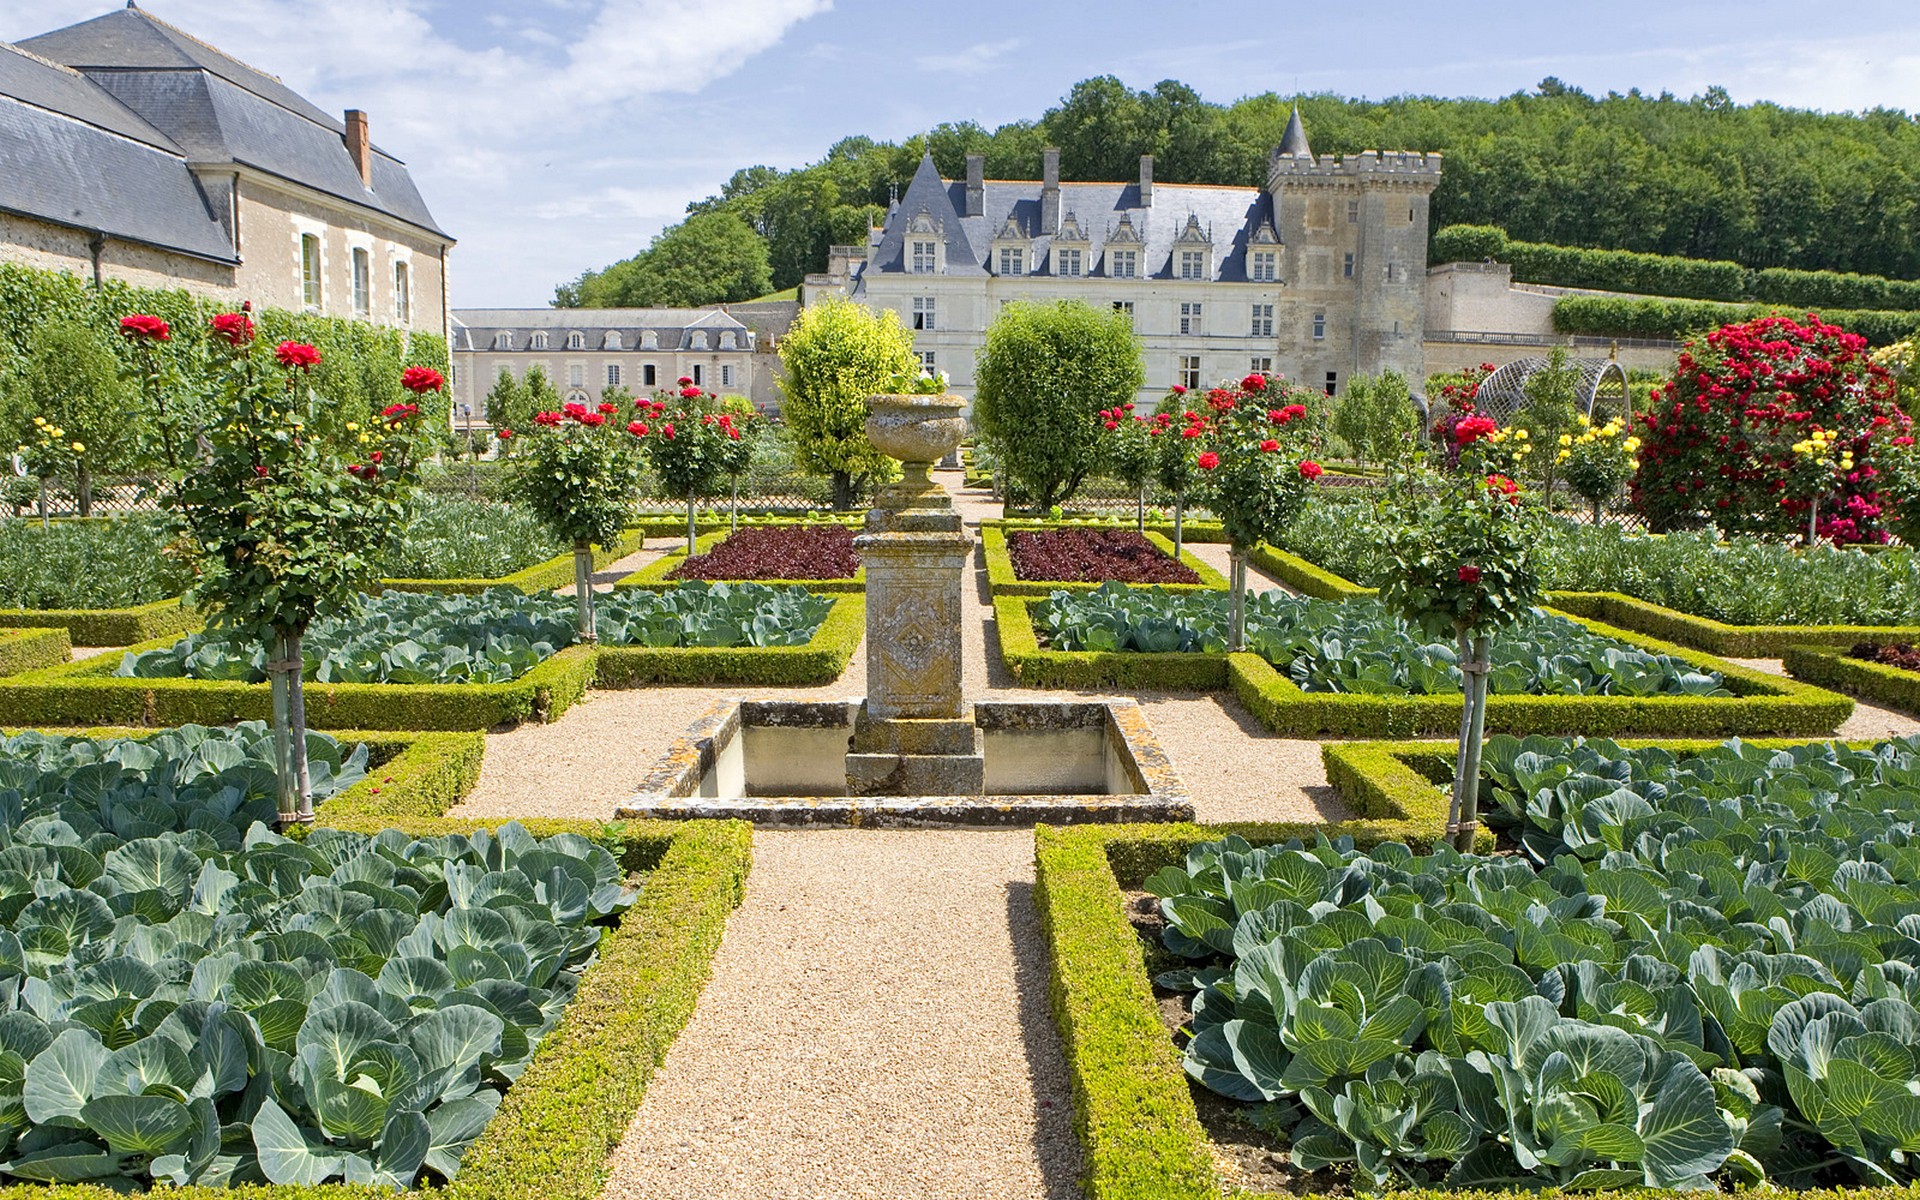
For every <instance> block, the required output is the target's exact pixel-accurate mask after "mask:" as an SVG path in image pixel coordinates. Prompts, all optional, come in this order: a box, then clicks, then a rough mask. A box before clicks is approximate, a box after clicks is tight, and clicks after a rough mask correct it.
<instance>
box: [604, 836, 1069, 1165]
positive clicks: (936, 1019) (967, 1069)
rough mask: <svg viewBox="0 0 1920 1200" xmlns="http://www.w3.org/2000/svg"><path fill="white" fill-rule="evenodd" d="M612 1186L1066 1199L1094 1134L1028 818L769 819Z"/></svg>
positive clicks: (617, 1156) (620, 1153)
mask: <svg viewBox="0 0 1920 1200" xmlns="http://www.w3.org/2000/svg"><path fill="white" fill-rule="evenodd" d="M753 859H754V861H753V873H752V875H751V877H750V878H749V880H748V884H747V896H746V900H745V902H744V903H743V904H742V906H741V907H740V909H739V910H738V911H737V912H736V913H734V915H733V917H732V919H731V920H730V921H729V923H728V926H727V934H726V939H725V940H724V941H723V942H722V943H721V946H720V951H719V954H718V956H717V957H716V958H715V960H714V964H713V968H714V969H713V981H712V982H711V983H709V984H708V985H707V989H706V991H705V993H704V994H703V995H702V996H701V998H700V1005H699V1008H698V1009H697V1010H696V1012H695V1013H694V1016H693V1019H692V1021H691V1022H690V1023H689V1024H688V1026H687V1028H686V1030H685V1032H683V1033H682V1034H681V1036H680V1038H679V1039H678V1040H677V1041H676V1042H675V1043H674V1045H673V1048H672V1050H671V1051H669V1052H668V1055H667V1058H666V1062H665V1063H664V1064H663V1066H662V1067H661V1070H660V1072H659V1073H658V1074H657V1075H656V1076H655V1077H654V1080H653V1082H652V1084H651V1085H650V1086H649V1087H648V1089H647V1096H646V1100H645V1102H644V1103H643V1104H642V1105H641V1108H640V1112H639V1114H638V1116H637V1117H636V1118H635V1120H634V1122H633V1124H632V1126H631V1127H630V1128H629V1129H628V1131H627V1135H626V1137H625V1138H624V1139H623V1140H622V1141H621V1144H620V1146H619V1148H618V1149H617V1150H616V1151H615V1152H614V1155H613V1159H612V1163H611V1168H612V1179H611V1181H610V1182H609V1183H608V1185H607V1189H606V1191H605V1193H604V1196H605V1197H606V1198H607V1200H666V1198H668V1197H676V1198H677V1197H700V1198H701V1200H733V1198H736V1197H737V1198H739V1200H749V1198H751V1200H825V1198H828V1197H832V1198H834V1200H840V1198H843V1197H873V1198H875V1200H915V1198H923V1197H924V1198H927V1200H933V1198H935V1197H938V1198H942V1200H945V1198H948V1197H967V1198H969V1200H997V1198H1000V1197H1005V1198H1007V1200H1015V1198H1018V1200H1054V1198H1058V1200H1066V1198H1067V1197H1072V1196H1078V1195H1079V1194H1080V1193H1079V1190H1078V1186H1077V1182H1076V1181H1077V1179H1078V1177H1079V1173H1080V1161H1079V1147H1078V1144H1077V1142H1076V1141H1075V1139H1074V1136H1073V1130H1072V1119H1071V1105H1070V1102H1069V1097H1068V1091H1067V1080H1066V1072H1065V1067H1064V1063H1063V1061H1062V1058H1061V1053H1060V1046H1059V1041H1058V1038H1057V1036H1056V1034H1055V1032H1054V1028H1053V1023H1052V1021H1051V1019H1050V1018H1049V1016H1048V1014H1047V1008H1046V993H1047V986H1046V973H1047V967H1046V951H1045V948H1044V944H1043V943H1042V941H1041V937H1040V932H1039V928H1038V924H1037V921H1036V919H1035V916H1034V912H1033V906H1032V900H1031V889H1032V882H1033V866H1032V859H1033V839H1032V837H1031V835H1030V834H1027V833H1025V832H1024V831H1022V832H948V831H939V832H934V831H910V832H909V831H900V832H875V831H857V830H844V831H815V832H769V831H762V832H760V833H758V834H756V835H755V837H754V853H753Z"/></svg>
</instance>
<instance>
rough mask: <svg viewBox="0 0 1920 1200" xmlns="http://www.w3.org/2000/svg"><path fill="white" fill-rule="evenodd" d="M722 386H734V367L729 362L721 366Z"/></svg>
mask: <svg viewBox="0 0 1920 1200" xmlns="http://www.w3.org/2000/svg"><path fill="white" fill-rule="evenodd" d="M720 386H721V387H732V386H733V367H732V366H731V365H729V364H726V363H722V364H721V366H720Z"/></svg>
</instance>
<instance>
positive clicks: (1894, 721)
mask: <svg viewBox="0 0 1920 1200" xmlns="http://www.w3.org/2000/svg"><path fill="white" fill-rule="evenodd" d="M1727 661H1728V662H1732V663H1739V664H1740V665H1741V666H1743V667H1752V668H1753V669H1754V670H1756V671H1765V672H1766V673H1767V674H1769V675H1785V674H1786V673H1787V669H1786V667H1784V666H1782V665H1781V662H1780V660H1779V659H1777V658H1730V659H1728V660H1727ZM1836 732H1837V733H1838V734H1839V736H1841V737H1843V738H1847V739H1850V740H1853V739H1858V740H1865V739H1867V738H1885V737H1912V736H1913V735H1915V734H1920V721H1916V720H1915V719H1913V718H1912V717H1910V716H1908V715H1907V714H1905V713H1903V712H1895V711H1894V710H1892V709H1890V708H1882V707H1880V706H1879V705H1878V704H1874V703H1872V702H1871V701H1868V700H1862V699H1860V698H1858V697H1855V698H1854V701H1853V715H1852V716H1850V717H1848V718H1847V719H1846V720H1845V721H1843V722H1841V725H1840V728H1839V729H1838V730H1837V731H1836Z"/></svg>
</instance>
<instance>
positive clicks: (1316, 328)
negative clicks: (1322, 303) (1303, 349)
mask: <svg viewBox="0 0 1920 1200" xmlns="http://www.w3.org/2000/svg"><path fill="white" fill-rule="evenodd" d="M1313 340H1314V341H1316V342H1324V341H1326V340H1327V314H1325V313H1323V312H1317V313H1315V314H1313Z"/></svg>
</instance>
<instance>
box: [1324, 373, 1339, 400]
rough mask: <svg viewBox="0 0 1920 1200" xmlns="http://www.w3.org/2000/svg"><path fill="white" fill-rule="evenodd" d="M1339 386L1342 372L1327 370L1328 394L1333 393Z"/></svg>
mask: <svg viewBox="0 0 1920 1200" xmlns="http://www.w3.org/2000/svg"><path fill="white" fill-rule="evenodd" d="M1339 386H1340V372H1338V371H1328V372H1327V395H1329V396H1331V395H1333V392H1334V389H1335V388H1337V387H1339Z"/></svg>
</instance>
